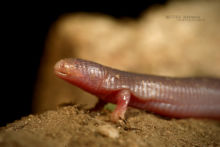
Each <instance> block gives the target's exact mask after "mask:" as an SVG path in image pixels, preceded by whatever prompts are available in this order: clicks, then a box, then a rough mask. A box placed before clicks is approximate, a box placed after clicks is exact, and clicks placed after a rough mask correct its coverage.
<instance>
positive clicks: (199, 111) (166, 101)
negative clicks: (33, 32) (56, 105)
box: [54, 58, 220, 121]
mask: <svg viewBox="0 0 220 147" xmlns="http://www.w3.org/2000/svg"><path fill="white" fill-rule="evenodd" d="M54 70H55V74H56V75H57V76H58V77H59V78H61V79H64V80H66V81H68V82H70V83H71V84H73V85H76V86H78V87H80V88H82V89H84V90H85V91H87V92H89V93H91V94H94V95H96V96H97V97H98V98H100V99H101V100H104V101H106V102H111V103H114V104H116V109H115V110H114V111H113V113H112V114H111V120H113V121H118V120H119V119H124V115H125V112H126V109H127V106H131V107H136V108H139V109H143V110H147V111H151V112H154V113H157V114H160V115H165V116H169V117H175V118H187V117H194V118H211V119H220V80H219V79H213V78H174V77H164V76H154V75H144V74H137V73H131V72H125V71H121V70H117V69H113V68H110V67H107V66H103V65H101V64H98V63H95V62H91V61H87V60H83V59H72V58H67V59H63V60H60V61H58V62H57V63H56V64H55V66H54Z"/></svg>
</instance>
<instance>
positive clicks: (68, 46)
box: [33, 1, 220, 112]
mask: <svg viewBox="0 0 220 147" xmlns="http://www.w3.org/2000/svg"><path fill="white" fill-rule="evenodd" d="M219 14H220V3H219V2H217V1H212V2H206V1H201V2H198V1H193V2H190V1H183V2H175V1H174V2H170V3H168V4H167V5H165V6H154V7H152V8H151V9H149V10H147V11H145V12H144V13H143V15H142V16H141V17H140V18H138V19H129V18H124V19H115V18H112V17H110V16H106V15H101V14H86V13H78V14H67V15H65V16H61V17H60V18H59V19H58V20H57V22H56V23H55V24H54V25H53V26H52V28H51V30H50V32H49V34H48V38H47V42H46V47H45V52H44V56H43V58H42V62H41V68H40V71H39V78H38V82H37V85H36V91H35V96H34V101H33V111H34V112H42V111H45V110H48V109H54V108H56V107H57V106H58V105H60V104H64V103H65V104H68V103H77V104H83V105H84V106H85V108H90V107H92V106H94V104H95V103H96V101H97V99H96V98H95V97H94V96H91V95H89V94H87V93H85V92H82V91H81V90H79V89H78V88H76V87H73V86H71V85H70V84H68V83H66V82H64V81H62V80H60V79H58V78H56V77H55V75H54V74H53V66H54V64H55V63H56V61H58V60H59V59H62V58H66V57H73V58H75V57H79V58H83V59H87V60H92V61H95V62H98V63H101V64H104V65H108V66H111V67H114V68H118V69H121V70H127V71H133V72H138V73H147V74H155V75H166V76H178V77H183V76H211V77H220V66H219V64H220V48H219V46H220V29H219V26H220V22H219V21H220V15H219Z"/></svg>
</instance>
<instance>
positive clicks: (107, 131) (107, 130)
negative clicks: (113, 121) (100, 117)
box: [96, 125, 119, 138]
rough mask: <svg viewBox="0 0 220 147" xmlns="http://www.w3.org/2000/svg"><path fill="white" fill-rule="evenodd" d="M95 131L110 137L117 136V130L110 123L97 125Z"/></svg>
mask: <svg viewBox="0 0 220 147" xmlns="http://www.w3.org/2000/svg"><path fill="white" fill-rule="evenodd" d="M96 131H97V132H98V133H100V134H102V135H103V136H106V137H110V138H118V137H119V132H118V130H117V129H115V128H114V127H112V126H110V125H103V126H99V127H97V130H96Z"/></svg>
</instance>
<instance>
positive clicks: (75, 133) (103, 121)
mask: <svg viewBox="0 0 220 147" xmlns="http://www.w3.org/2000/svg"><path fill="white" fill-rule="evenodd" d="M79 108H80V107H76V106H65V107H61V108H58V110H54V111H48V112H45V113H42V114H39V115H29V116H27V117H24V118H22V119H21V120H18V121H16V122H14V123H11V124H9V125H7V126H6V127H3V128H1V130H0V146H1V147H8V146H18V147H35V146H36V147H37V146H38V147H39V146H41V147H50V146H51V147H52V146H53V147H64V146H65V147H70V146H71V147H72V146H127V147H131V146H132V147H138V146H153V147H154V146H155V147H158V146H220V122H218V121H213V120H196V119H169V118H164V117H160V116H157V115H155V114H150V113H146V112H145V111H141V110H137V109H133V108H129V110H128V112H127V113H126V120H125V121H121V122H120V123H112V122H110V121H109V114H110V113H109V111H107V110H104V109H103V110H101V111H96V112H89V111H85V110H81V109H79Z"/></svg>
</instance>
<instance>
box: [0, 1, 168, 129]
mask: <svg viewBox="0 0 220 147" xmlns="http://www.w3.org/2000/svg"><path fill="white" fill-rule="evenodd" d="M76 2H77V1H76ZM166 3H167V2H166V0H154V1H153V0H148V1H145V2H144V3H143V2H142V3H138V2H132V3H128V2H126V3H125V2H124V3H121V2H120V3H119V2H118V3H114V2H110V3H109V2H103V3H95V2H92V3H91V2H90V3H88V2H80V3H75V4H74V3H71V4H65V5H63V4H60V3H58V4H57V5H56V6H53V5H54V3H53V5H52V4H51V5H47V6H46V5H45V4H44V3H42V4H27V3H23V4H21V3H20V2H19V3H18V4H15V3H11V4H8V5H7V6H6V7H5V10H4V12H3V13H2V14H3V17H2V18H1V24H3V27H1V32H2V33H1V35H2V39H1V42H2V44H1V87H2V88H1V91H2V93H1V101H0V126H4V125H6V124H7V123H9V122H13V121H14V120H16V119H20V118H21V117H22V116H26V115H28V114H30V113H31V103H32V95H33V91H34V86H35V82H36V78H37V72H38V68H39V63H40V59H41V56H42V54H43V49H44V43H45V39H46V37H47V33H48V31H49V28H50V26H51V25H52V24H53V23H54V22H55V21H56V20H57V19H58V17H59V16H60V15H62V14H65V13H70V12H88V13H89V12H98V13H104V14H108V15H111V16H113V17H116V18H121V17H131V18H137V17H138V16H140V15H141V14H142V12H143V11H144V10H146V9H147V8H148V7H150V6H151V5H154V4H159V5H164V4H166ZM2 7H4V6H2Z"/></svg>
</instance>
